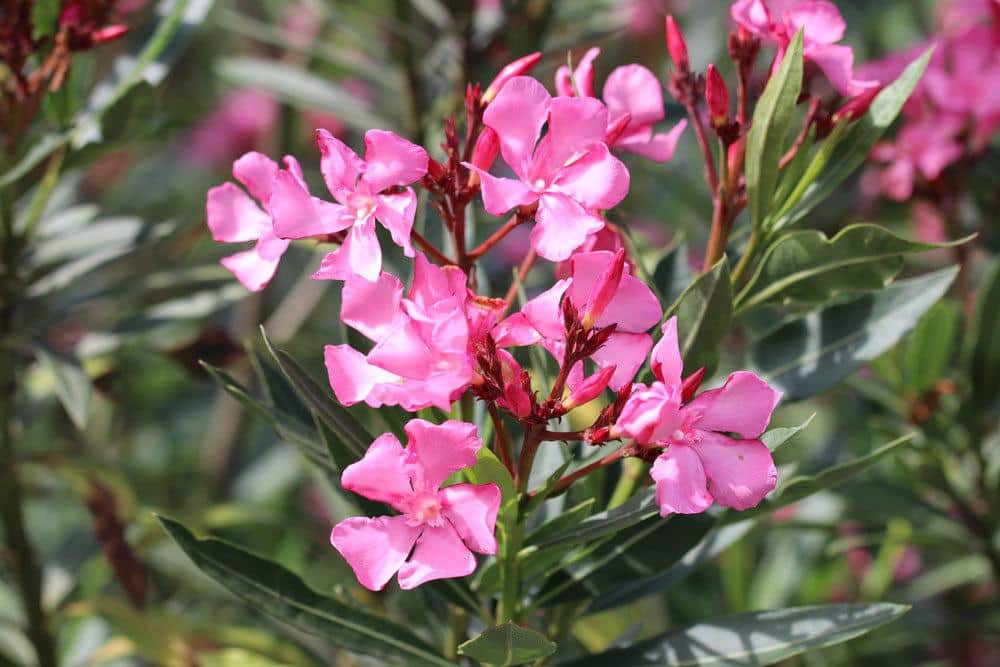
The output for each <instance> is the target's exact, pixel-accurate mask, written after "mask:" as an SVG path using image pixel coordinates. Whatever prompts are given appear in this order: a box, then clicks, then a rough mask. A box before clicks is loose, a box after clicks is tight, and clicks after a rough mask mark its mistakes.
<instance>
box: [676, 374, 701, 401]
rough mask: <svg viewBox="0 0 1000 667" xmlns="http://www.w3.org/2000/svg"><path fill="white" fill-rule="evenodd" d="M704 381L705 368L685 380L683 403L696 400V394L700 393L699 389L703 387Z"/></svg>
mask: <svg viewBox="0 0 1000 667" xmlns="http://www.w3.org/2000/svg"><path fill="white" fill-rule="evenodd" d="M704 379H705V367H704V366H702V367H701V368H699V369H698V370H696V371H695V372H694V373H691V375H688V376H687V377H686V378H684V381H683V382H682V383H681V403H687V402H688V401H690V400H691V399H692V398H694V395H695V392H697V391H698V387H700V386H701V381H702V380H704Z"/></svg>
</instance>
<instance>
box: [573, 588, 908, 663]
mask: <svg viewBox="0 0 1000 667" xmlns="http://www.w3.org/2000/svg"><path fill="white" fill-rule="evenodd" d="M907 610H909V607H906V606H903V605H898V604H889V603H887V602H875V603H870V604H864V603H856V604H838V605H826V606H814V607H793V608H790V609H779V610H776V611H759V612H751V613H748V614H739V615H737V616H730V617H728V618H722V619H719V620H717V621H710V622H705V623H699V624H697V625H692V626H690V627H687V628H684V629H682V630H674V631H672V632H669V633H667V634H665V635H663V636H661V637H657V638H655V639H650V640H647V641H644V642H641V643H639V644H636V645H635V646H631V647H629V648H626V649H617V650H611V651H608V652H606V653H601V654H599V655H595V656H591V657H588V658H582V659H580V660H574V661H571V662H569V663H566V664H567V665H570V666H571V667H598V666H604V665H607V666H609V667H610V666H614V667H633V666H636V667H637V666H639V665H657V666H658V667H660V666H663V665H670V667H696V666H698V665H712V666H713V667H730V666H731V667H737V666H739V667H747V666H749V665H753V666H755V667H756V666H760V665H772V664H774V663H776V662H780V661H782V660H785V659H786V658H790V657H792V656H795V655H799V654H800V653H804V652H806V651H811V650H815V649H819V648H823V647H826V646H833V645H834V644H840V643H842V642H846V641H849V640H851V639H854V638H855V637H860V636H861V635H863V634H865V633H867V632H870V631H871V630H874V629H875V628H877V627H879V626H881V625H884V624H886V623H888V622H890V621H892V620H895V619H896V618H899V617H900V616H902V615H903V614H904V613H906V612H907Z"/></svg>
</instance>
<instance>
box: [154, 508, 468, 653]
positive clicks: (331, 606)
mask: <svg viewBox="0 0 1000 667" xmlns="http://www.w3.org/2000/svg"><path fill="white" fill-rule="evenodd" d="M159 519H160V523H161V524H163V527H164V528H165V529H166V531H167V532H168V533H169V534H170V537H172V538H173V540H174V541H175V542H176V543H177V545H178V546H179V547H180V548H181V549H182V550H183V551H184V553H186V554H187V555H188V557H189V558H190V559H191V560H192V561H194V564H195V565H197V566H198V568H199V569H201V571H202V572H204V573H205V574H207V575H208V576H209V577H211V578H212V579H214V580H215V581H217V582H219V583H220V584H222V585H223V586H225V587H226V588H228V589H229V590H230V591H231V592H232V593H233V594H235V595H236V596H237V597H239V598H240V599H241V600H243V601H244V602H246V603H247V604H249V605H250V606H251V607H252V608H253V609H254V610H256V611H259V612H261V613H264V614H267V615H269V616H271V617H273V618H275V619H277V620H278V621H280V622H282V623H285V624H288V625H290V626H292V627H294V628H297V629H299V630H301V631H302V632H305V633H308V634H311V635H316V636H319V637H323V638H324V639H326V640H328V641H330V642H333V643H335V644H337V645H338V646H342V647H343V648H345V649H347V650H349V651H353V652H355V653H360V654H363V655H370V656H373V657H376V658H381V659H384V660H392V661H398V662H401V663H404V664H407V665H436V666H444V665H452V664H453V663H451V662H449V661H448V660H445V658H444V657H442V656H441V655H440V654H439V653H438V652H437V651H436V650H434V649H433V648H432V647H430V646H429V645H428V644H426V643H425V642H424V641H423V640H422V639H420V638H419V637H417V636H416V635H414V634H413V633H412V632H410V631H409V630H408V629H407V628H405V627H403V626H402V625H399V624H397V623H394V622H392V621H390V620H389V619H386V618H383V617H381V616H377V615H375V614H373V613H371V612H369V611H365V610H363V609H361V608H359V607H354V606H350V605H347V604H344V603H343V602H341V601H339V600H337V599H335V598H331V597H327V596H324V595H320V594H319V593H317V592H316V591H314V590H313V589H311V588H309V586H307V585H306V584H305V583H304V582H303V581H302V580H301V579H300V578H299V577H298V576H297V575H296V574H295V573H293V572H291V571H289V570H287V569H285V568H284V567H282V566H281V565H279V564H277V563H274V562H272V561H269V560H266V559H264V558H261V557H259V556H255V555H254V554H252V553H250V552H248V551H244V550H243V549H241V548H239V547H237V546H234V545H232V544H229V543H227V542H224V541H222V540H217V539H214V538H208V539H202V540H199V539H197V538H196V537H195V536H194V535H192V534H191V532H190V531H189V530H188V529H187V528H185V527H184V526H183V525H181V524H180V523H178V522H176V521H173V520H171V519H167V518H166V517H159Z"/></svg>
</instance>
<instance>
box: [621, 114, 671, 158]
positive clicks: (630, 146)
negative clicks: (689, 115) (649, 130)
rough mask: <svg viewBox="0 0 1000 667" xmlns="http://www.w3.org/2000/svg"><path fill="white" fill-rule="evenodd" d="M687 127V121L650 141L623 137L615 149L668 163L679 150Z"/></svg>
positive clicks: (653, 137) (654, 136)
mask: <svg viewBox="0 0 1000 667" xmlns="http://www.w3.org/2000/svg"><path fill="white" fill-rule="evenodd" d="M686 127H687V120H682V121H680V122H679V123H677V124H676V125H674V126H673V127H672V128H671V129H670V131H669V132H666V133H660V134H656V135H653V136H652V137H651V138H649V139H645V138H639V137H622V138H621V139H619V140H618V141H616V142H615V148H620V149H622V150H624V151H628V152H629V153H635V154H636V155H641V156H643V157H646V158H649V159H650V160H653V161H654V162H668V161H669V160H670V159H671V158H672V157H673V156H674V151H675V150H676V149H677V142H678V141H679V140H680V138H681V134H683V133H684V129H685V128H686Z"/></svg>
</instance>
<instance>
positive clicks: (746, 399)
mask: <svg viewBox="0 0 1000 667" xmlns="http://www.w3.org/2000/svg"><path fill="white" fill-rule="evenodd" d="M779 400H781V392H780V391H778V390H776V389H772V388H771V386H770V385H768V384H767V383H766V382H764V380H762V379H761V378H759V377H757V376H756V375H755V374H753V373H751V372H750V371H737V372H735V373H731V374H730V375H729V377H728V378H727V379H726V383H725V384H724V385H722V387H720V388H718V389H711V390H709V391H706V392H702V393H701V394H700V395H699V396H697V397H695V399H694V400H693V401H691V402H690V403H688V404H687V405H686V406H684V412H685V413H686V414H687V415H690V418H691V423H692V425H694V426H695V427H697V428H699V429H703V430H709V431H727V432H732V433H738V434H740V435H741V436H743V437H744V438H756V437H757V436H758V435H760V434H761V433H763V432H764V429H765V428H767V424H768V422H770V421H771V413H772V412H774V406H776V405H777V404H778V401H779Z"/></svg>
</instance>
